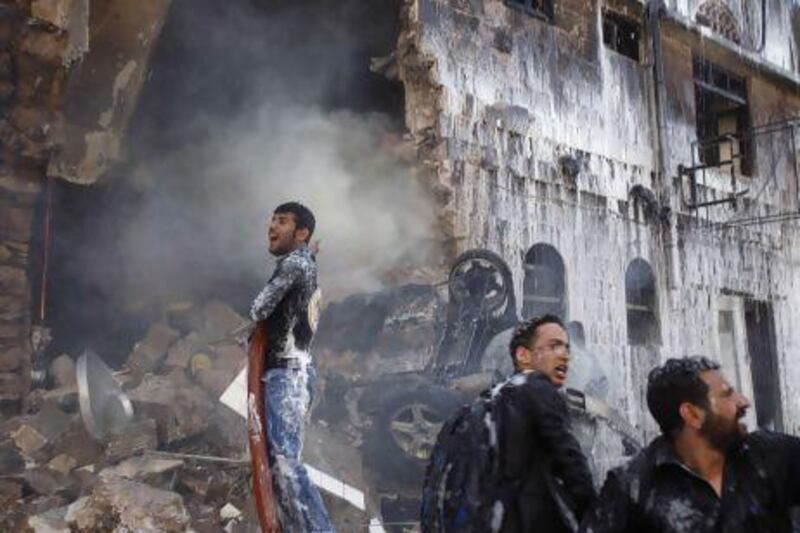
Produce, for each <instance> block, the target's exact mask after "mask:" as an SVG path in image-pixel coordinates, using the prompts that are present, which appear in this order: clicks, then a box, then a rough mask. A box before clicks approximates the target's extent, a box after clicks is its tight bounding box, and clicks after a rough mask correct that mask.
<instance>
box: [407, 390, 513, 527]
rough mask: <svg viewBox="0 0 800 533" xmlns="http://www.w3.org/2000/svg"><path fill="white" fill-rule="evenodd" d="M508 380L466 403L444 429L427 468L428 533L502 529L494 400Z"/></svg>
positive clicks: (424, 505) (425, 508)
mask: <svg viewBox="0 0 800 533" xmlns="http://www.w3.org/2000/svg"><path fill="white" fill-rule="evenodd" d="M501 387H502V385H498V386H496V387H493V388H492V389H488V390H486V391H484V392H483V393H481V395H480V396H479V397H478V398H477V399H476V400H475V401H473V402H472V403H470V404H467V405H465V406H463V407H462V408H461V409H460V410H459V411H458V413H457V414H456V415H455V416H454V417H453V418H451V419H450V420H449V421H448V422H447V423H446V424H445V425H444V426H443V427H442V429H441V431H440V432H439V436H438V437H437V439H436V445H435V446H434V448H433V452H432V453H431V458H430V462H429V463H428V467H427V469H426V471H425V482H424V485H423V488H422V512H421V517H420V523H421V526H422V532H423V533H439V532H451V531H458V532H459V533H461V532H463V533H470V532H476V533H477V532H480V533H483V532H486V531H498V530H499V529H500V526H501V525H502V518H503V503H502V498H501V495H500V494H499V491H498V488H497V479H498V477H499V466H500V465H499V453H498V446H497V429H496V428H497V425H496V424H497V420H496V419H495V413H494V409H493V408H494V405H495V402H496V394H497V392H498V391H499V389H500V388H501Z"/></svg>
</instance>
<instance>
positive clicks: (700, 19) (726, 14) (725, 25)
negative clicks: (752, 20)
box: [695, 0, 741, 44]
mask: <svg viewBox="0 0 800 533" xmlns="http://www.w3.org/2000/svg"><path fill="white" fill-rule="evenodd" d="M695 20H697V23H698V24H700V25H702V26H707V27H709V28H711V29H712V30H714V32H716V33H718V34H719V35H721V36H723V37H725V38H726V39H728V40H730V41H733V42H735V43H736V44H741V32H740V30H739V22H738V21H737V20H736V17H735V16H734V14H733V12H732V11H731V10H730V8H728V6H726V5H725V4H724V3H722V2H721V1H720V0H708V1H707V2H705V3H703V4H702V5H701V6H700V7H699V8H698V10H697V14H696V15H695Z"/></svg>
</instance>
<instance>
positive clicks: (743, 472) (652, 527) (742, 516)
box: [581, 431, 800, 533]
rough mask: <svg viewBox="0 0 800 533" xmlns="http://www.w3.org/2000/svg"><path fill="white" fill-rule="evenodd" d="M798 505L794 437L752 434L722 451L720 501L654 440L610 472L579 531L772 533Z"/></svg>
mask: <svg viewBox="0 0 800 533" xmlns="http://www.w3.org/2000/svg"><path fill="white" fill-rule="evenodd" d="M798 504H800V439H798V438H796V437H791V436H788V435H783V434H779V433H772V432H767V431H757V432H754V433H751V434H749V435H748V436H747V437H745V438H744V439H743V441H742V442H741V443H740V444H739V445H738V446H737V447H735V448H734V449H732V450H731V452H730V453H728V455H727V457H726V462H725V471H724V473H723V484H722V498H719V497H717V494H716V492H715V491H714V489H713V488H712V487H711V485H710V484H709V483H708V482H707V481H706V480H704V479H703V478H701V477H699V476H698V475H696V474H695V473H693V472H692V471H691V470H689V469H688V468H687V467H686V466H684V465H683V464H681V462H680V461H679V460H678V458H677V457H676V455H675V453H674V451H673V448H672V444H671V443H670V442H669V440H667V439H666V438H664V437H659V438H657V439H656V440H655V441H653V442H652V443H651V444H650V446H648V447H647V448H645V449H644V450H643V451H642V452H640V453H639V455H637V456H636V457H634V458H633V459H632V460H631V462H630V463H628V464H627V465H625V466H622V467H620V468H617V469H615V470H612V471H611V472H610V473H609V474H608V477H607V478H606V482H605V484H604V486H603V489H602V492H601V494H600V498H599V499H598V501H597V504H596V505H595V507H594V509H592V511H591V512H590V513H588V514H587V517H586V519H585V521H584V523H583V525H582V527H581V530H582V531H585V532H587V533H588V532H592V533H611V532H614V533H617V532H619V533H622V532H640V531H647V532H654V533H658V532H670V533H671V532H675V533H678V532H680V533H683V532H687V533H688V532H691V533H704V532H715V533H735V532H739V531H741V532H746V533H760V532H763V533H768V532H769V533H780V532H784V531H785V532H789V531H791V530H792V526H791V517H790V507H792V506H795V505H798Z"/></svg>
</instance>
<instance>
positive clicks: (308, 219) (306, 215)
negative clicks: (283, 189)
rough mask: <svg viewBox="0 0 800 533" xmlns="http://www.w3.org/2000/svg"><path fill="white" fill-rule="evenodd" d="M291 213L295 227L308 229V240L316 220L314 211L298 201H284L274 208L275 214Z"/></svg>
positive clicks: (312, 232)
mask: <svg viewBox="0 0 800 533" xmlns="http://www.w3.org/2000/svg"><path fill="white" fill-rule="evenodd" d="M285 213H291V214H293V215H294V223H295V226H296V227H297V229H307V230H308V240H311V236H312V235H313V234H314V227H315V226H316V224H317V221H316V220H315V219H314V213H312V212H311V210H310V209H309V208H307V207H306V206H304V205H303V204H301V203H299V202H286V203H285V204H281V205H279V206H278V207H276V208H275V214H276V215H279V214H285Z"/></svg>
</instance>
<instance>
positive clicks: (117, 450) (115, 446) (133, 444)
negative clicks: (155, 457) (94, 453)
mask: <svg viewBox="0 0 800 533" xmlns="http://www.w3.org/2000/svg"><path fill="white" fill-rule="evenodd" d="M156 447H158V433H157V425H156V421H155V420H153V419H152V418H146V419H144V420H139V421H134V422H132V423H131V424H130V425H128V426H127V427H126V428H125V430H124V431H123V432H122V433H120V434H119V435H112V436H111V437H110V440H109V441H108V446H106V457H107V458H108V460H109V461H117V460H119V459H122V458H125V457H130V456H131V455H135V454H137V453H141V452H143V451H145V450H154V449H156Z"/></svg>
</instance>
